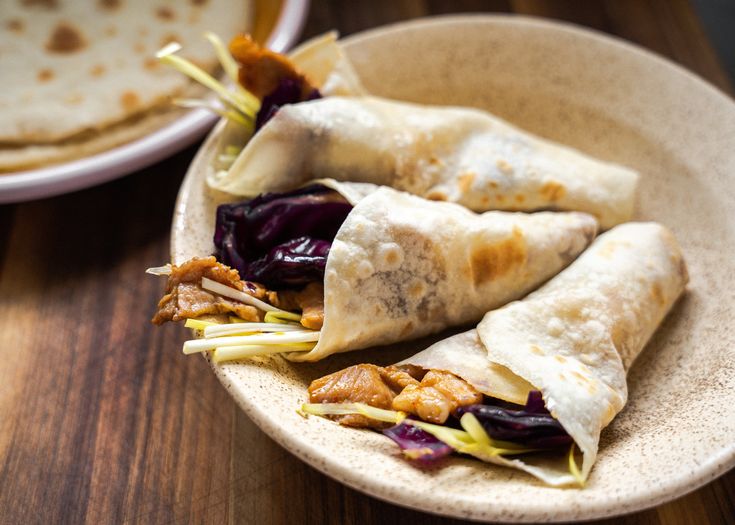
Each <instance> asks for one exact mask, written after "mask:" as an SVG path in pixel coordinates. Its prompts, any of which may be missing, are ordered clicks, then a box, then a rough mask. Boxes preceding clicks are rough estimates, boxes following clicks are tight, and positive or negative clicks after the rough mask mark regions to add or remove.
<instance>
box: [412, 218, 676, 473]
mask: <svg viewBox="0 0 735 525" xmlns="http://www.w3.org/2000/svg"><path fill="white" fill-rule="evenodd" d="M687 281H688V277H687V270H686V266H685V263H684V260H683V258H682V254H681V250H680V248H679V246H678V245H677V243H676V240H675V239H674V238H673V236H672V235H671V233H670V232H669V231H668V230H667V229H666V228H664V227H663V226H661V225H659V224H655V223H629V224H624V225H621V226H618V227H616V228H614V229H612V230H611V231H609V232H607V233H605V234H603V235H601V236H600V237H599V238H598V239H597V240H596V241H595V242H594V243H593V244H592V246H591V247H590V248H589V249H588V250H587V251H586V252H585V253H584V254H582V255H581V256H580V257H579V258H578V259H577V260H576V261H575V262H574V263H572V264H571V265H570V266H569V268H567V269H566V270H564V271H563V272H561V273H560V274H559V275H558V276H556V277H555V278H554V279H552V280H551V281H549V282H548V283H547V284H546V285H544V286H543V287H542V288H540V289H538V290H537V291H536V292H534V293H532V294H530V295H529V296H528V297H526V298H525V299H523V300H522V301H517V302H513V303H510V304H508V305H506V306H505V307H503V308H500V309H498V310H494V311H491V312H489V313H488V314H487V315H485V317H484V318H483V320H482V321H481V322H480V324H479V325H478V326H477V329H476V330H470V331H469V332H465V333H462V334H459V335H456V336H454V337H450V338H448V339H445V340H443V341H440V342H438V343H436V344H435V345H433V346H431V347H429V348H427V349H426V350H424V351H423V352H421V353H419V354H417V355H415V356H413V357H411V358H409V359H407V360H405V361H404V362H403V363H401V364H412V365H417V366H421V367H423V368H433V369H441V370H446V371H449V372H452V373H454V374H456V375H458V376H460V377H462V378H463V379H465V380H466V381H467V382H469V383H470V384H472V385H473V386H475V388H477V389H478V390H479V391H481V392H483V393H484V394H486V395H489V396H492V397H498V398H501V399H505V400H507V401H512V402H515V403H518V404H523V403H524V402H525V399H526V396H527V394H528V391H529V390H540V391H541V392H542V394H543V398H544V401H545V403H546V407H547V408H548V409H549V410H550V411H551V414H552V415H553V416H554V417H555V418H556V419H557V420H558V421H559V422H560V423H561V425H562V426H563V427H564V429H565V430H566V431H567V433H568V434H569V435H570V436H571V437H572V438H573V439H574V441H575V443H576V444H577V446H578V447H579V449H580V450H581V452H582V455H583V461H582V469H581V476H582V478H583V479H586V478H587V476H588V475H589V472H590V469H591V468H592V465H593V464H594V462H595V459H596V457H597V448H598V443H599V438H600V432H601V430H602V429H603V428H604V427H605V426H606V425H608V424H609V423H610V421H611V420H612V419H613V418H614V417H615V415H616V414H617V413H618V412H620V411H621V410H622V408H623V406H624V405H625V403H626V400H627V397H628V388H627V384H626V372H627V370H628V368H629V367H630V366H631V364H632V363H633V361H634V360H635V358H636V357H637V356H638V354H639V353H640V352H641V350H642V349H643V347H644V346H645V344H646V342H647V341H648V340H649V339H650V337H651V335H652V334H653V333H654V331H655V330H656V328H657V327H658V325H659V324H660V323H661V321H662V319H663V318H664V316H665V315H666V313H667V312H668V311H669V310H670V308H671V307H672V305H673V304H674V302H675V301H676V299H677V298H678V297H679V295H680V294H681V293H682V292H683V290H684V288H685V286H686V283H687ZM478 457H479V458H480V459H482V460H485V461H489V462H492V463H497V464H500V465H505V466H510V467H514V468H518V469H521V470H524V471H526V472H528V473H530V474H532V475H534V476H536V477H538V478H540V479H541V480H543V481H545V482H546V483H549V484H551V485H557V486H558V485H567V484H573V483H574V482H575V478H574V477H573V476H572V475H571V474H570V473H569V469H568V466H567V464H566V460H565V458H558V459H554V458H550V457H546V458H544V457H538V455H537V456H527V457H526V458H520V459H506V458H502V457H499V456H495V457H480V456H478Z"/></svg>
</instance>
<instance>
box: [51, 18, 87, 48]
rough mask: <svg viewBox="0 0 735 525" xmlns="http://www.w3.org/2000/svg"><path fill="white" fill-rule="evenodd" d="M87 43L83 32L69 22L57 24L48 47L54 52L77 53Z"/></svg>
mask: <svg viewBox="0 0 735 525" xmlns="http://www.w3.org/2000/svg"><path fill="white" fill-rule="evenodd" d="M86 45H87V43H86V41H85V40H84V36H83V35H82V33H81V32H80V31H79V30H78V29H77V28H76V27H74V26H73V25H71V24H70V23H68V22H59V23H58V24H56V27H55V28H54V30H53V32H52V33H51V36H50V37H49V40H48V42H46V49H47V50H48V51H50V52H52V53H75V52H77V51H79V50H80V49H83V48H84V47H85V46H86Z"/></svg>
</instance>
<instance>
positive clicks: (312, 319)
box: [268, 282, 324, 330]
mask: <svg viewBox="0 0 735 525" xmlns="http://www.w3.org/2000/svg"><path fill="white" fill-rule="evenodd" d="M268 298H269V299H270V300H271V304H272V305H274V306H277V307H278V308H283V309H284V310H301V324H302V325H304V327H306V328H309V329H311V330H321V329H322V325H323V324H324V285H323V284H322V283H317V282H314V283H309V284H307V285H306V287H305V288H304V289H303V290H299V291H294V290H282V291H280V292H268Z"/></svg>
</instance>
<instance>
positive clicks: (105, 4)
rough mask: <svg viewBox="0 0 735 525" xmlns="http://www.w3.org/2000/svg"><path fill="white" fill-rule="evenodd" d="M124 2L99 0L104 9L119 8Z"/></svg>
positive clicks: (119, 0)
mask: <svg viewBox="0 0 735 525" xmlns="http://www.w3.org/2000/svg"><path fill="white" fill-rule="evenodd" d="M121 3H122V1H121V0H99V5H100V7H101V8H103V9H110V10H112V9H117V8H118V7H120V4H121Z"/></svg>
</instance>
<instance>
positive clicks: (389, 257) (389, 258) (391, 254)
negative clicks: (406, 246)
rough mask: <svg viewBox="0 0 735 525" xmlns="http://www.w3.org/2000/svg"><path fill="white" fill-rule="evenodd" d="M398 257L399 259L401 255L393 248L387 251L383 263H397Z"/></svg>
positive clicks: (391, 264) (390, 264)
mask: <svg viewBox="0 0 735 525" xmlns="http://www.w3.org/2000/svg"><path fill="white" fill-rule="evenodd" d="M400 259H401V256H400V255H399V254H398V252H396V251H395V250H390V251H388V253H386V254H385V263H386V264H387V265H389V266H393V265H395V264H398V262H399V261H400Z"/></svg>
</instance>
